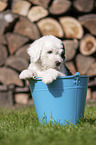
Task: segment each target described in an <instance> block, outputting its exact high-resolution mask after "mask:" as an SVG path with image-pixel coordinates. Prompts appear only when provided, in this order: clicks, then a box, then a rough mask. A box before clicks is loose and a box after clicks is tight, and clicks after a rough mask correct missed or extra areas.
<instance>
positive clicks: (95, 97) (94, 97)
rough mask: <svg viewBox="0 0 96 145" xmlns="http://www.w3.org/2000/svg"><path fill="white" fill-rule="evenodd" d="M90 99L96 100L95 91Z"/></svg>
mask: <svg viewBox="0 0 96 145" xmlns="http://www.w3.org/2000/svg"><path fill="white" fill-rule="evenodd" d="M92 99H96V91H93V92H92Z"/></svg>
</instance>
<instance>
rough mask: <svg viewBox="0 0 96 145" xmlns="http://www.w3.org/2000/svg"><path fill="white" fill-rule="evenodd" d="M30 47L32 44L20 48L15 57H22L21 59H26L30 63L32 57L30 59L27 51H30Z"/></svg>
mask: <svg viewBox="0 0 96 145" xmlns="http://www.w3.org/2000/svg"><path fill="white" fill-rule="evenodd" d="M30 45H31V44H26V45H24V46H22V47H20V48H19V49H18V50H17V51H16V53H15V56H18V57H20V58H24V59H25V60H26V61H29V59H30V57H29V55H28V53H27V49H28V47H29V46H30Z"/></svg>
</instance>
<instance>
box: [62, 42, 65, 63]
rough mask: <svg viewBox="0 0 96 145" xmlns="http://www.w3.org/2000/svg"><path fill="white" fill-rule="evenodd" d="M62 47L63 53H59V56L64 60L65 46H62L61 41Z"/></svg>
mask: <svg viewBox="0 0 96 145" xmlns="http://www.w3.org/2000/svg"><path fill="white" fill-rule="evenodd" d="M62 49H63V53H62V54H61V57H62V58H63V60H64V61H65V47H64V44H63V43H62Z"/></svg>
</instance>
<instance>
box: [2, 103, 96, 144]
mask: <svg viewBox="0 0 96 145" xmlns="http://www.w3.org/2000/svg"><path fill="white" fill-rule="evenodd" d="M0 145H96V105H94V106H89V107H86V109H85V118H84V119H83V120H82V121H80V124H77V125H75V126H73V125H71V124H70V125H69V126H60V125H57V126H56V125H55V126H52V125H51V124H47V125H44V126H43V125H40V124H39V122H38V119H37V116H36V112H35V109H34V107H23V108H19V109H0Z"/></svg>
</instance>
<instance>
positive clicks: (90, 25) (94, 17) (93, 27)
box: [78, 14, 96, 36]
mask: <svg viewBox="0 0 96 145" xmlns="http://www.w3.org/2000/svg"><path fill="white" fill-rule="evenodd" d="M78 20H79V22H80V23H81V24H82V25H83V26H84V27H85V28H86V29H88V31H89V32H90V33H91V34H92V35H95V36H96V14H88V15H83V16H81V17H79V18H78Z"/></svg>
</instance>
